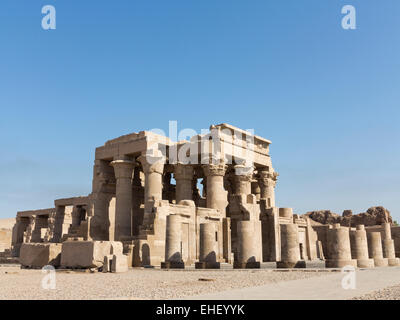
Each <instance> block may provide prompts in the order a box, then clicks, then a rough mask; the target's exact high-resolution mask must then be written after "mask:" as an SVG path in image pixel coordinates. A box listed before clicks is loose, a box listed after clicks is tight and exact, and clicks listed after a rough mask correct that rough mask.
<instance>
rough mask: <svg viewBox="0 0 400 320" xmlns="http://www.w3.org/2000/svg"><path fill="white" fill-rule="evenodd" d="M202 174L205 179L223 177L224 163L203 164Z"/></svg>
mask: <svg viewBox="0 0 400 320" xmlns="http://www.w3.org/2000/svg"><path fill="white" fill-rule="evenodd" d="M202 167H203V170H204V174H205V175H206V177H209V176H224V175H225V172H226V165H225V164H224V163H220V164H204V165H202Z"/></svg>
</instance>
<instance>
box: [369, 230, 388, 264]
mask: <svg viewBox="0 0 400 320" xmlns="http://www.w3.org/2000/svg"><path fill="white" fill-rule="evenodd" d="M367 239H368V253H369V257H370V258H371V259H374V263H375V267H387V266H388V259H387V258H384V257H383V251H382V237H381V233H380V232H368V233H367Z"/></svg>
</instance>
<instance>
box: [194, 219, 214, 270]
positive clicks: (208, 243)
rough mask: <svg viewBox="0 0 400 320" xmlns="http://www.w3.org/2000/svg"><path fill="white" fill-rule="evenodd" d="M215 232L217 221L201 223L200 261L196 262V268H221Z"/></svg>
mask: <svg viewBox="0 0 400 320" xmlns="http://www.w3.org/2000/svg"><path fill="white" fill-rule="evenodd" d="M215 233H216V227H215V223H212V222H207V223H202V224H200V256H199V260H200V262H197V263H196V269H219V267H220V264H219V263H218V262H217V242H216V239H215Z"/></svg>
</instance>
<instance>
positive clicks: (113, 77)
mask: <svg viewBox="0 0 400 320" xmlns="http://www.w3.org/2000/svg"><path fill="white" fill-rule="evenodd" d="M47 4H52V5H54V6H55V8H56V10H57V29H56V30H51V31H44V30H43V29H42V28H41V19H42V16H43V15H42V13H41V8H42V6H44V5H47ZM346 4H351V5H354V6H355V8H356V10H357V29H356V30H343V29H342V27H341V18H342V16H343V15H342V14H341V8H342V6H343V5H346ZM399 36H400V1H398V0H385V1H378V0H375V1H367V0H362V1H361V0H349V1H338V0H329V1H321V0H309V1H306V0H305V1H289V0H280V1H266V0H252V1H245V0H218V1H215V0H169V1H166V0H141V1H135V0H124V1H122V0H118V1H117V0H116V1H78V0H75V1H72V0H69V1H65V0H64V1H61V0H57V1H55V0H46V1H36V0H25V1H22V0H1V2H0V41H1V50H0V107H1V118H0V137H1V139H0V150H1V157H0V180H1V182H0V217H12V216H15V214H16V211H17V210H27V209H38V208H46V207H52V206H53V200H54V199H56V198H61V197H71V196H78V195H84V194H88V193H89V192H90V191H91V179H92V164H93V160H94V149H95V147H97V146H100V145H102V144H103V143H104V142H105V141H106V140H107V139H111V138H115V137H118V136H120V135H122V134H127V133H130V132H137V131H140V130H147V129H152V128H162V129H164V130H167V128H168V120H177V121H178V124H179V128H180V129H183V128H193V129H195V130H198V131H200V129H202V128H208V127H209V125H210V124H216V123H221V122H227V123H230V124H232V125H235V126H238V127H241V128H244V129H249V128H253V129H254V130H255V132H256V134H258V135H261V136H263V137H266V138H268V139H270V140H272V145H271V148H270V151H271V155H272V161H273V165H274V167H275V169H276V170H277V171H278V172H279V173H280V177H279V181H278V184H277V188H276V196H277V205H278V206H280V207H293V208H294V210H295V211H296V212H297V213H304V212H306V211H309V210H316V209H331V210H333V211H335V212H338V213H341V212H342V211H343V210H344V209H352V210H353V212H354V213H358V212H362V211H365V210H366V209H367V208H368V207H370V206H374V205H383V206H385V207H387V208H388V209H389V210H390V211H391V212H392V215H393V216H394V217H395V219H397V220H400V183H399V182H400V148H399V139H400V129H399V120H400V108H399V107H400V37H399Z"/></svg>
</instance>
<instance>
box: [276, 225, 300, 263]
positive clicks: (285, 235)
mask: <svg viewBox="0 0 400 320" xmlns="http://www.w3.org/2000/svg"><path fill="white" fill-rule="evenodd" d="M280 229H281V261H278V262H277V263H276V265H277V267H278V268H305V262H304V261H300V246H299V229H298V226H297V224H294V223H291V224H282V225H281V226H280Z"/></svg>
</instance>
